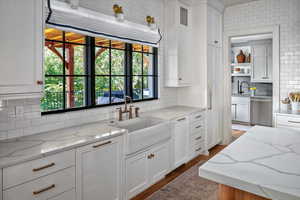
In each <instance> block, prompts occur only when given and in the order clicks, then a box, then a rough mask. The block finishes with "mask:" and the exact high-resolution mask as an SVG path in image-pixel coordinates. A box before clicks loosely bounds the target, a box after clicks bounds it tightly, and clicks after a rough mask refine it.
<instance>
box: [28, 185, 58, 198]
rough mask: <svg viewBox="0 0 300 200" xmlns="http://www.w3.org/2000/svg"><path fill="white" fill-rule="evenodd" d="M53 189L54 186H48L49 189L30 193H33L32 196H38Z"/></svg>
mask: <svg viewBox="0 0 300 200" xmlns="http://www.w3.org/2000/svg"><path fill="white" fill-rule="evenodd" d="M53 188H55V184H53V185H50V186H49V187H46V188H44V189H41V190H38V191H34V192H32V193H33V195H38V194H40V193H43V192H46V191H48V190H51V189H53Z"/></svg>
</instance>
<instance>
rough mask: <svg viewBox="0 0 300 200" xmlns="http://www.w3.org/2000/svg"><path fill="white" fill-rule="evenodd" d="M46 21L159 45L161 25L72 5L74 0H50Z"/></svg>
mask: <svg viewBox="0 0 300 200" xmlns="http://www.w3.org/2000/svg"><path fill="white" fill-rule="evenodd" d="M46 11H47V16H46V18H47V19H46V24H47V26H48V27H52V28H57V29H60V30H64V31H70V32H76V33H80V34H83V35H87V36H92V37H105V38H108V39H113V40H121V41H124V42H128V43H139V44H145V45H150V46H158V44H159V42H160V40H161V34H160V31H159V29H158V28H157V29H150V27H148V26H147V25H141V24H137V23H133V22H129V21H127V20H125V21H123V22H119V21H117V20H116V18H115V17H114V16H108V15H104V14H102V13H98V12H95V11H92V10H89V9H86V8H82V7H78V8H76V9H73V8H71V6H70V4H68V3H65V2H61V1H57V0H48V2H47V9H46Z"/></svg>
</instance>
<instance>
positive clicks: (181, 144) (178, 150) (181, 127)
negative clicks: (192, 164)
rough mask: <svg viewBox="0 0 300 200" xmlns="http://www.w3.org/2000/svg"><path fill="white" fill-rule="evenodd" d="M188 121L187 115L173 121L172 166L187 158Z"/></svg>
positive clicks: (175, 166) (177, 165) (176, 165)
mask: <svg viewBox="0 0 300 200" xmlns="http://www.w3.org/2000/svg"><path fill="white" fill-rule="evenodd" d="M188 139H189V122H188V119H187V117H183V118H180V119H177V120H176V121H175V122H174V166H173V167H174V168H177V167H179V166H180V165H182V164H184V163H185V162H186V161H187V159H188Z"/></svg>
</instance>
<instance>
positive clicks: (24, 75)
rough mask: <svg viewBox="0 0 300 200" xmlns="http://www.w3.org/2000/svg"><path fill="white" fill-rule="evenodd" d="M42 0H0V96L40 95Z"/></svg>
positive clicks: (1, 97) (4, 97)
mask: <svg viewBox="0 0 300 200" xmlns="http://www.w3.org/2000/svg"><path fill="white" fill-rule="evenodd" d="M43 23H44V19H43V1H42V0H26V1H24V0H1V1H0V24H1V31H0V41H1V42H0V43H1V45H0V52H1V53H0V60H1V64H0V65H1V66H0V69H1V73H0V99H9V98H24V97H36V96H40V94H41V91H42V84H43V82H42V68H43V66H42V63H43Z"/></svg>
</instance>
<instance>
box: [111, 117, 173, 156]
mask: <svg viewBox="0 0 300 200" xmlns="http://www.w3.org/2000/svg"><path fill="white" fill-rule="evenodd" d="M114 126H115V127H118V128H122V129H127V130H128V134H127V135H126V142H125V146H126V154H127V155H129V154H132V153H135V152H138V151H140V150H143V149H146V148H147V147H150V146H152V145H155V144H157V143H159V142H162V141H165V140H168V139H169V138H171V126H170V122H169V121H165V120H162V119H158V118H153V117H142V118H135V119H131V120H127V121H122V122H117V123H116V124H115V125H114Z"/></svg>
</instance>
